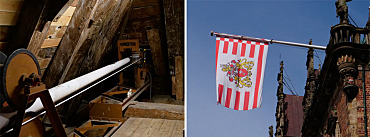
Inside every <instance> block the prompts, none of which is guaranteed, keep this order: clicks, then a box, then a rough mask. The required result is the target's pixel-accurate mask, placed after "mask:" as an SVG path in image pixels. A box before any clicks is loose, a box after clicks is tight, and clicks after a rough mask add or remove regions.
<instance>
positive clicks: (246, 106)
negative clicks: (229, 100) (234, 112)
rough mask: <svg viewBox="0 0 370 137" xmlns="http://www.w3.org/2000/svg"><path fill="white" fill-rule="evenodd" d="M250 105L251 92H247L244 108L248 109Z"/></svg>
mask: <svg viewBox="0 0 370 137" xmlns="http://www.w3.org/2000/svg"><path fill="white" fill-rule="evenodd" d="M248 105H249V92H245V94H244V107H243V110H248Z"/></svg>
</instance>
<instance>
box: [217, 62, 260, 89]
mask: <svg viewBox="0 0 370 137" xmlns="http://www.w3.org/2000/svg"><path fill="white" fill-rule="evenodd" d="M253 65H254V62H253V61H247V59H240V60H236V61H235V60H232V61H231V62H229V63H227V64H221V68H222V71H224V72H227V74H226V75H227V76H228V77H229V81H230V82H234V83H235V84H236V85H237V86H238V87H239V88H243V87H251V86H252V81H251V78H250V77H251V76H252V72H251V70H252V68H253Z"/></svg>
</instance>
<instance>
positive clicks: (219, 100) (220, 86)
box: [218, 84, 224, 104]
mask: <svg viewBox="0 0 370 137" xmlns="http://www.w3.org/2000/svg"><path fill="white" fill-rule="evenodd" d="M223 91H224V85H221V84H218V103H220V104H221V99H222V92H223Z"/></svg>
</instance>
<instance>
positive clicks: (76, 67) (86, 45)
mask: <svg viewBox="0 0 370 137" xmlns="http://www.w3.org/2000/svg"><path fill="white" fill-rule="evenodd" d="M97 5H98V6H97V8H96V11H95V13H94V16H93V18H92V20H94V22H92V23H90V24H89V26H90V29H89V31H88V35H86V39H85V40H81V41H79V42H81V46H80V48H79V50H77V51H76V50H75V51H76V52H74V54H75V55H76V57H74V58H71V59H70V61H69V62H68V64H67V67H66V69H65V70H64V72H63V75H62V76H61V77H60V78H59V79H60V81H59V83H62V82H65V81H68V80H70V79H73V78H75V77H76V76H80V75H83V74H86V73H88V72H90V71H93V70H95V69H98V68H99V67H101V66H102V65H103V64H104V63H106V62H108V63H113V62H115V61H116V59H113V60H103V57H104V56H106V55H107V54H109V53H111V52H109V51H111V50H112V46H111V45H112V43H111V42H112V39H113V37H114V36H115V35H116V32H117V30H118V28H119V26H120V23H121V21H122V19H123V17H124V15H125V14H126V13H127V12H128V11H129V10H130V9H131V5H132V0H120V1H116V0H105V1H98V4H97ZM113 44H114V45H116V43H115V42H114V43H113ZM78 55H80V56H78ZM81 55H82V56H81ZM77 57H79V58H77ZM91 94H93V93H91ZM85 96H89V94H87V95H85ZM85 96H79V97H77V98H75V99H74V100H73V103H71V104H69V105H65V106H64V110H68V113H67V115H68V116H67V117H69V118H73V115H74V113H75V112H76V110H77V109H78V108H76V106H79V105H80V103H81V100H82V99H83V98H84V97H85Z"/></svg>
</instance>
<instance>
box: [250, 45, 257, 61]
mask: <svg viewBox="0 0 370 137" xmlns="http://www.w3.org/2000/svg"><path fill="white" fill-rule="evenodd" d="M255 48H256V45H254V44H252V45H251V52H250V53H249V57H250V58H254V50H255Z"/></svg>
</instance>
